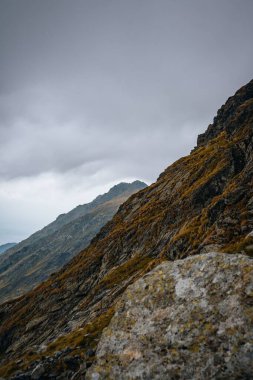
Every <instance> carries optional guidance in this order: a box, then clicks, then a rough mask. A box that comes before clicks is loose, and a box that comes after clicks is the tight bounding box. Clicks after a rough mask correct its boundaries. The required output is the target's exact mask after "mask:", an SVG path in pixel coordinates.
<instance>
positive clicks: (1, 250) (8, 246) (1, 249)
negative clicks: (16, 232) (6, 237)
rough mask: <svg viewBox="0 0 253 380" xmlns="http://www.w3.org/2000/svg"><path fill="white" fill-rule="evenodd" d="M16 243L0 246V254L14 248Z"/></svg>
mask: <svg viewBox="0 0 253 380" xmlns="http://www.w3.org/2000/svg"><path fill="white" fill-rule="evenodd" d="M16 244H17V243H6V244H3V245H0V254H1V253H4V252H6V251H7V250H8V249H10V248H12V247H14V246H15V245H16Z"/></svg>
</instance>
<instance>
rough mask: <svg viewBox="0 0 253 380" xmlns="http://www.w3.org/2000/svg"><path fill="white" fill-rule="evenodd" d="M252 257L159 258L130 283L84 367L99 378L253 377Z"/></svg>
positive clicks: (91, 379)
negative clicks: (90, 363) (90, 361)
mask: <svg viewBox="0 0 253 380" xmlns="http://www.w3.org/2000/svg"><path fill="white" fill-rule="evenodd" d="M252 378H253V260H252V259H251V258H249V257H247V256H243V255H240V254H222V253H209V254H203V255H198V256H194V257H189V258H187V259H185V260H178V261H175V262H164V263H162V264H161V265H159V266H158V267H156V268H155V269H154V270H153V271H151V272H150V273H148V274H147V275H145V276H144V277H143V278H141V279H139V280H138V281H136V282H135V283H134V284H132V285H130V286H129V287H128V288H127V290H126V291H125V293H124V294H123V297H122V298H121V300H120V301H119V302H118V304H117V308H116V313H115V315H114V317H113V318H112V320H111V322H110V324H109V326H108V327H107V328H106V329H105V330H104V332H103V335H102V338H101V340H100V343H99V345H98V349H97V353H96V360H95V363H94V364H93V366H92V367H91V368H90V369H89V371H88V374H87V379H88V380H98V379H185V380H186V379H187V380H190V379H194V380H198V379H199V380H200V379H231V380H232V379H252Z"/></svg>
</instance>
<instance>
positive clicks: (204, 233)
mask: <svg viewBox="0 0 253 380" xmlns="http://www.w3.org/2000/svg"><path fill="white" fill-rule="evenodd" d="M252 88H253V81H251V82H250V83H249V84H247V85H246V86H244V87H243V88H242V89H240V90H239V91H238V92H237V93H236V95H235V97H232V98H230V99H229V100H228V101H227V103H226V104H225V105H224V106H223V107H222V108H221V110H222V111H221V110H220V111H219V112H218V115H217V117H216V118H215V119H214V123H213V124H212V126H209V128H208V131H207V132H206V134H205V136H203V135H202V137H200V138H199V141H198V147H197V148H196V149H195V150H194V151H193V152H192V153H191V154H190V155H189V156H187V157H183V158H181V159H180V160H178V161H176V162H175V163H174V164H173V165H171V166H170V167H168V168H167V169H166V170H165V171H164V172H163V173H162V174H161V175H160V177H159V178H158V180H157V182H156V183H154V184H153V185H151V186H149V187H147V188H146V189H144V190H141V191H140V192H138V193H137V194H135V195H133V196H131V197H130V198H129V199H128V200H127V201H126V202H125V203H124V204H123V205H122V206H121V207H120V208H119V211H118V212H117V214H116V215H115V216H114V218H113V219H112V221H110V222H108V223H107V224H106V226H105V227H103V228H102V229H101V231H100V232H99V234H98V235H97V236H96V238H95V239H93V240H92V242H91V244H90V245H89V247H88V248H86V249H85V250H84V251H82V252H80V254H78V255H77V256H76V257H75V258H74V259H72V261H71V262H70V263H69V264H68V265H66V266H65V267H64V268H63V269H62V270H61V271H60V272H58V273H57V274H55V275H54V276H52V277H50V278H49V279H48V280H47V281H46V282H45V283H43V284H41V285H40V286H38V287H37V288H36V289H34V290H33V291H31V292H29V293H27V294H26V295H24V296H23V297H21V298H19V299H18V300H15V301H13V302H9V303H5V304H3V305H2V306H1V307H0V313H1V314H0V315H1V320H2V324H1V327H0V347H1V353H2V365H3V366H2V368H3V369H2V372H0V374H1V373H2V374H6V373H7V372H8V371H9V372H11V371H12V370H13V367H15V366H17V359H19V362H18V363H19V364H18V366H19V367H20V368H22V370H23V369H24V368H26V367H27V366H28V367H29V365H30V364H28V363H32V362H33V361H35V360H37V359H38V360H40V359H39V358H41V355H44V356H52V355H54V352H57V351H62V350H64V349H65V348H66V347H67V346H68V347H70V349H71V350H72V351H71V352H72V355H84V357H83V359H82V360H86V361H88V362H89V361H91V359H89V357H86V356H87V355H88V354H86V353H87V352H90V351H89V350H90V349H93V348H94V347H96V344H97V341H98V338H99V335H100V333H101V331H102V329H103V328H104V327H105V326H106V325H107V324H108V322H109V320H110V318H111V316H112V315H113V305H114V304H115V302H116V301H117V299H118V298H119V296H120V295H121V294H122V292H123V291H124V290H125V288H126V287H127V286H128V285H129V284H130V283H132V282H133V281H134V280H135V279H137V278H139V277H141V276H142V275H143V274H144V273H146V272H147V271H149V270H150V269H152V268H153V267H154V266H156V265H157V264H158V263H160V262H161V261H163V260H175V259H182V258H185V257H187V256H189V255H195V254H199V253H203V252H208V251H210V250H213V248H214V247H215V249H216V250H217V249H218V250H219V251H222V250H223V251H227V252H233V251H237V250H247V251H248V252H249V253H250V252H251V247H252V245H251V243H250V240H251V239H252V238H250V237H249V238H246V236H247V235H248V234H249V233H250V232H251V231H252V230H253V186H252V181H253V97H252ZM244 94H247V95H244ZM231 104H233V106H231ZM217 126H218V127H217ZM211 130H212V132H210V131H211ZM214 130H215V133H214ZM43 350H44V353H43V354H42V353H40V352H41V351H43ZM64 355H65V354H62V356H61V357H60V359H57V363H58V364H57V365H58V366H63V365H64V364H62V363H63V357H64ZM60 363H61V364H60ZM54 368H57V366H54Z"/></svg>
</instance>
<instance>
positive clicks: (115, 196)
mask: <svg viewBox="0 0 253 380" xmlns="http://www.w3.org/2000/svg"><path fill="white" fill-rule="evenodd" d="M146 186H147V185H146V184H145V183H143V182H141V181H134V182H133V183H120V184H118V185H116V186H114V187H113V188H111V189H110V190H109V191H108V193H105V194H103V195H100V196H98V197H97V198H96V199H94V201H92V202H90V203H87V204H84V205H79V206H77V207H76V208H74V209H73V210H71V211H70V212H68V213H67V214H62V215H60V216H59V217H58V218H57V219H56V220H55V221H54V222H52V223H50V224H49V225H47V226H46V227H44V228H43V229H42V230H40V231H37V232H35V233H34V234H33V235H31V236H30V237H29V238H27V239H26V240H24V241H22V242H21V243H19V244H17V245H15V247H14V248H12V249H10V250H9V251H8V252H6V253H5V254H4V255H2V256H1V258H0V302H1V303H2V302H4V301H5V300H7V299H11V298H13V297H17V296H20V295H22V294H24V293H25V292H26V291H28V290H30V289H32V288H33V287H34V286H35V285H37V284H39V283H40V282H42V281H44V280H45V279H47V278H48V277H49V275H50V274H51V273H53V272H56V271H57V270H59V269H60V268H62V267H63V265H65V264H66V263H67V262H68V261H70V259H71V258H72V257H73V256H75V255H76V254H77V253H79V252H80V251H81V250H82V249H84V248H86V247H87V245H88V244H89V243H90V241H91V240H92V238H94V236H95V235H96V234H97V233H98V232H99V230H100V229H101V227H103V226H104V225H105V224H106V222H108V220H110V219H111V218H112V217H113V215H114V214H115V213H116V211H117V210H118V208H119V206H120V205H121V204H122V203H123V202H125V201H126V200H127V198H128V197H129V196H130V195H132V194H134V193H135V192H137V191H138V190H141V189H143V188H145V187H146Z"/></svg>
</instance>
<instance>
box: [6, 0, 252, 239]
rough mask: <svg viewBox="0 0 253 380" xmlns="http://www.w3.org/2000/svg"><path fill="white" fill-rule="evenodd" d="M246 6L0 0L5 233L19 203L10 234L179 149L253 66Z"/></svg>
mask: <svg viewBox="0 0 253 380" xmlns="http://www.w3.org/2000/svg"><path fill="white" fill-rule="evenodd" d="M252 11H253V3H252V1H251V0H243V1H239V0H223V1H220V0H219V1H218V0H214V1H211V2H210V1H203V0H191V1H188V0H187V1H186V0H180V1H174V0H158V1H153V0H152V1H151V0H145V1H144V0H139V1H134V0H128V1H123V0H108V1H103V0H100V1H99V0H75V1H71V2H70V1H69V0H54V1H52V0H43V1H40V0H22V1H18V0H1V1H0V51H1V61H0V151H1V165H0V180H1V184H2V189H5V190H4V191H3V192H4V195H3V192H2V193H0V194H2V195H0V207H1V206H2V207H1V220H0V226H1V225H4V226H5V228H9V229H10V232H9V234H10V235H11V234H12V232H11V228H14V229H15V228H18V226H19V225H20V221H21V220H22V217H21V216H20V215H21V214H22V213H23V208H26V210H27V218H28V221H27V226H26V228H25V231H26V232H22V233H21V232H20V233H17V234H16V235H15V234H14V235H13V238H14V237H15V236H19V237H20V236H21V235H22V236H25V234H28V233H30V232H31V231H32V230H33V229H34V227H35V225H36V228H37V227H38V226H42V225H43V223H47V222H48V221H50V219H52V217H53V216H56V214H57V213H58V211H59V212H61V210H62V211H64V209H65V208H66V209H67V208H68V207H69V208H70V207H72V206H74V205H75V204H76V203H78V202H80V203H83V202H85V201H86V200H89V199H91V198H92V197H93V196H95V195H96V194H97V193H98V192H99V191H102V190H103V189H104V190H106V189H107V188H108V187H109V186H110V185H111V184H113V183H116V182H118V181H120V180H124V179H135V178H139V179H143V180H146V181H149V182H152V181H154V180H155V179H156V177H157V176H158V175H159V173H160V172H161V171H162V170H163V169H164V168H165V167H166V166H167V165H168V164H169V163H171V162H173V161H174V160H176V159H177V158H179V157H180V156H182V155H184V154H187V153H188V152H189V151H190V149H191V148H192V147H193V146H194V144H195V141H196V137H197V134H198V133H200V132H201V131H204V129H205V128H206V127H207V125H208V123H210V122H211V121H212V118H213V116H214V115H215V113H216V110H217V108H218V107H220V105H221V104H222V103H224V101H225V100H226V98H227V97H228V96H230V95H232V94H233V93H234V91H235V90H237V89H238V88H239V87H240V86H241V85H243V84H244V83H246V82H247V81H248V80H250V79H251V77H252V60H253V48H252V35H253V24H252V20H251V18H252ZM48 176H49V177H50V178H51V180H52V178H53V180H52V181H51V182H50V184H51V185H50V186H51V187H50V191H51V193H52V194H54V195H53V196H52V197H53V198H54V202H51V203H50V206H48V209H50V211H48V212H46V213H45V211H44V210H45V206H46V205H47V203H45V202H46V201H45V199H44V198H45V197H44V198H43V188H44V186H47V185H46V184H48ZM25 184H26V185H25ZM27 186H28V187H29V188H31V187H32V188H33V189H34V191H33V192H32V193H30V192H28V191H27V190H26V189H27ZM17 188H18V189H20V193H21V194H22V197H21V198H22V199H21V198H19V197H18V196H17V193H16V190H15V191H14V189H17ZM7 189H8V190H7ZM35 190H36V191H35ZM6 192H8V197H7V195H6ZM13 194H16V195H15V196H14V195H13ZM14 198H15V202H14ZM57 199H61V203H60V202H59V201H57ZM11 202H12V203H11ZM13 202H14V203H15V210H16V214H15V212H14V211H13V212H10V211H9V210H10V207H11V204H13ZM3 203H4V207H3ZM30 203H31V204H33V206H32V207H33V208H35V209H36V208H37V210H36V211H37V214H38V215H39V216H38V221H37V222H36V223H35V222H34V213H33V212H32V211H31V210H30V207H29V204H30ZM53 204H54V205H53ZM48 205H49V203H48ZM19 207H20V211H19ZM46 208H47V207H46ZM42 209H43V210H42ZM29 215H30V216H29ZM40 215H41V218H40ZM8 225H9V227H8ZM6 226H7V227H6ZM2 230H3V229H2ZM7 235H8V234H7V233H6V232H4V233H3V234H2V236H0V239H2V240H6V239H7V237H6V236H7ZM8 236H9V235H8ZM19 237H18V238H19ZM11 240H13V239H11ZM0 242H1V240H0Z"/></svg>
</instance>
